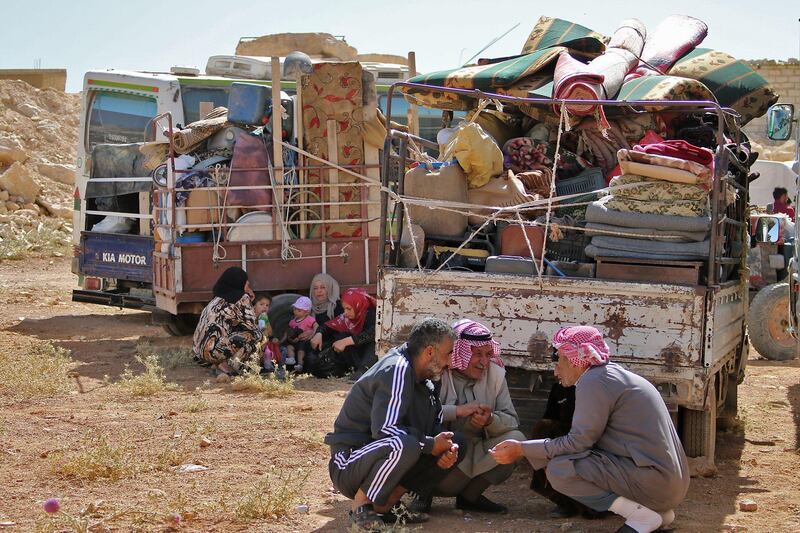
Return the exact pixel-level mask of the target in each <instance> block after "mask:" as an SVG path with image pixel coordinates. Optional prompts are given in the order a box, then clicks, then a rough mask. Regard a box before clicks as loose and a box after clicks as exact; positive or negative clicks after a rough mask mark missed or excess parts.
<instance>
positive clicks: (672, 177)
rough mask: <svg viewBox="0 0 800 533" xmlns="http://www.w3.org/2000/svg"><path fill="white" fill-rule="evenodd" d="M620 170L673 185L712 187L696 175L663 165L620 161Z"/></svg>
mask: <svg viewBox="0 0 800 533" xmlns="http://www.w3.org/2000/svg"><path fill="white" fill-rule="evenodd" d="M619 168H621V169H622V173H623V174H638V175H639V176H646V177H648V178H655V179H659V180H662V181H671V182H673V183H688V184H690V185H705V186H706V187H710V185H709V184H708V182H707V181H705V180H703V179H701V178H699V177H698V176H697V175H696V174H692V173H691V172H689V171H686V170H681V169H679V168H673V167H665V166H663V165H648V164H647V163H637V162H635V161H627V160H624V159H620V160H619Z"/></svg>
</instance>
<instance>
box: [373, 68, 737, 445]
mask: <svg viewBox="0 0 800 533" xmlns="http://www.w3.org/2000/svg"><path fill="white" fill-rule="evenodd" d="M393 89H394V90H397V89H401V90H408V89H411V90H414V91H424V90H435V91H438V92H439V93H451V95H454V96H458V97H461V98H474V99H475V100H476V101H477V100H479V99H494V100H496V101H499V102H501V103H502V104H504V105H506V106H521V105H529V106H533V105H535V106H548V109H552V106H553V105H554V104H555V105H556V106H561V105H562V104H564V105H569V104H570V103H583V104H586V101H571V100H565V101H561V100H547V99H531V98H524V99H523V98H514V97H508V96H501V95H496V94H486V93H482V92H480V91H474V90H464V89H449V88H442V87H435V88H433V87H427V86H424V85H416V84H410V83H398V84H395V86H394V87H393ZM597 103H599V104H601V105H603V106H604V108H605V109H606V112H607V113H609V116H611V113H614V112H625V110H629V111H632V110H634V109H636V110H637V111H639V112H642V111H647V110H648V109H650V110H652V109H654V108H657V109H659V110H663V109H669V110H670V112H706V113H711V114H715V115H716V116H717V117H718V127H717V128H716V135H717V140H718V146H719V147H720V148H718V149H717V150H716V153H715V155H714V158H715V168H716V171H715V174H716V176H715V180H714V185H713V189H712V191H711V194H710V198H711V212H712V224H711V247H710V254H709V257H708V259H707V261H705V262H704V263H703V268H702V270H701V275H700V276H699V278H698V279H700V281H699V282H698V283H683V284H682V283H667V282H660V283H652V282H642V281H612V280H610V279H598V278H577V277H556V276H546V275H542V276H539V277H537V276H536V275H533V276H525V275H510V274H498V273H486V272H474V271H463V270H439V271H434V270H430V269H427V270H426V269H418V268H413V269H409V268H401V267H399V266H397V265H398V258H399V247H395V248H394V249H393V248H392V246H391V244H390V242H389V240H390V236H389V235H388V231H389V230H388V229H387V225H386V224H382V225H381V230H382V231H383V234H382V244H383V245H384V248H385V249H386V250H387V252H386V254H385V255H383V256H382V257H381V259H382V263H381V265H380V267H379V277H378V296H379V300H380V301H379V305H378V315H377V316H378V327H377V341H378V347H379V351H380V352H381V353H383V352H384V351H385V350H386V349H387V348H388V347H390V346H391V345H393V344H395V343H398V342H402V339H403V338H404V336H405V335H406V334H407V332H408V330H409V328H410V327H411V325H412V324H413V323H414V322H415V321H416V320H418V319H420V318H422V317H425V316H437V317H440V318H443V319H446V320H449V321H454V320H456V319H458V318H462V317H468V318H472V319H475V320H479V321H481V322H483V323H485V324H487V326H489V327H490V328H491V329H492V330H493V332H494V335H495V338H496V339H497V340H498V341H499V343H500V345H501V347H502V357H503V360H504V361H505V363H506V366H507V368H508V374H507V375H508V381H509V385H510V388H511V392H512V398H513V399H514V402H515V404H516V405H517V408H518V411H519V412H520V415H521V418H522V423H523V428H525V429H528V428H530V422H531V421H532V418H533V416H532V415H534V414H536V415H540V414H541V403H542V401H543V398H546V388H547V384H548V383H552V372H553V365H552V363H551V361H550V357H549V356H550V349H549V347H550V344H549V339H551V338H552V335H553V334H554V333H555V332H556V330H557V329H558V328H560V327H562V326H565V325H574V324H592V325H596V326H597V327H599V328H600V329H601V330H602V331H603V333H604V334H605V335H606V336H607V338H608V340H609V343H610V347H611V349H612V354H613V358H614V360H615V361H616V362H618V363H620V364H622V365H623V366H625V367H627V368H629V369H630V370H632V371H634V372H636V373H638V374H640V375H642V376H644V377H646V378H647V379H648V380H650V381H651V382H652V383H654V384H655V385H656V387H657V388H658V390H659V391H660V392H661V394H662V396H663V398H664V401H665V403H666V405H667V406H668V408H669V410H670V412H671V413H672V414H673V419H674V421H675V422H676V425H677V426H678V427H679V431H680V432H681V435H682V439H683V442H684V446H685V448H686V451H687V454H688V455H689V456H693V457H698V456H706V457H708V458H710V459H712V460H713V456H714V438H715V432H716V420H717V417H718V416H720V415H722V416H727V417H735V415H736V398H737V385H738V383H739V382H740V381H741V380H742V379H743V376H744V366H745V363H746V360H747V355H748V339H747V334H746V316H747V303H748V299H747V292H748V287H747V284H748V279H747V275H746V263H745V262H744V258H745V255H746V254H745V253H743V250H742V247H741V244H742V243H744V242H746V239H747V235H746V231H747V229H746V225H745V224H743V223H742V221H743V220H745V213H746V206H747V179H748V172H747V169H746V168H745V167H744V166H743V165H741V164H740V163H739V161H738V160H737V159H736V158H735V156H734V154H733V153H732V151H731V149H730V148H729V147H726V146H725V143H724V142H723V134H727V135H729V136H730V135H731V134H732V132H730V131H728V132H727V133H726V132H725V131H724V129H725V128H724V126H723V125H724V124H725V122H726V120H727V121H728V122H731V119H732V117H731V115H730V114H728V113H727V112H726V110H724V109H722V108H720V106H719V105H717V104H716V103H714V102H692V101H683V102H662V101H658V102H654V101H649V102H648V101H637V102H617V101H597ZM734 135H735V133H734ZM411 140H413V141H414V143H417V144H420V143H422V144H424V143H423V142H422V141H421V140H419V139H410V138H409V136H408V135H407V134H403V133H400V132H397V131H390V132H389V134H388V136H387V141H386V147H385V150H384V152H385V153H384V172H383V187H384V192H383V202H384V203H383V206H382V212H383V216H384V220H385V219H386V218H387V216H388V214H389V213H390V212H391V211H392V210H393V209H397V212H398V217H400V227H404V224H405V222H404V221H403V220H402V213H403V210H402V209H400V208H399V206H400V205H401V204H402V203H403V201H404V200H406V199H407V197H404V196H403V194H402V193H403V177H404V176H403V173H402V172H398V169H405V168H407V167H406V152H405V147H406V146H407V145H408V144H409V143H410V141H411ZM429 147H430V148H433V147H432V146H429ZM729 165H732V166H733V167H736V168H738V171H737V172H736V173H728V172H727V170H728V168H729ZM728 186H730V187H732V188H734V189H736V190H737V191H738V199H737V200H736V201H735V203H733V204H732V205H729V206H726V202H725V200H724V197H725V194H724V190H725V188H727V187H728ZM390 191H391V192H390ZM411 201H412V203H413V200H411ZM544 202H546V200H544ZM451 207H452V206H451ZM470 229H472V228H470ZM468 233H470V232H469V231H468ZM545 233H547V231H545ZM737 243H738V244H737ZM453 246H456V245H453ZM537 411H538V413H537Z"/></svg>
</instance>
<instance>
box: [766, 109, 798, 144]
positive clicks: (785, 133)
mask: <svg viewBox="0 0 800 533" xmlns="http://www.w3.org/2000/svg"><path fill="white" fill-rule="evenodd" d="M793 120H794V105H792V104H775V105H774V106H772V107H770V108H769V111H767V137H769V138H770V139H772V140H773V141H785V140H788V139H789V138H791V136H792V122H793Z"/></svg>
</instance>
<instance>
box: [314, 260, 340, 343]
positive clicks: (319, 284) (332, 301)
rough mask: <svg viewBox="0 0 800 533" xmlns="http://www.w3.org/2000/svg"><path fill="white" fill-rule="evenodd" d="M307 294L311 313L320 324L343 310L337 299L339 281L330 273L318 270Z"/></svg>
mask: <svg viewBox="0 0 800 533" xmlns="http://www.w3.org/2000/svg"><path fill="white" fill-rule="evenodd" d="M308 296H309V298H311V304H312V309H313V311H312V315H314V318H315V319H316V320H317V324H319V325H320V326H323V325H324V324H325V322H327V321H328V320H332V319H333V318H334V317H337V316H339V315H341V314H342V313H343V312H344V309H342V302H341V301H340V300H339V282H337V281H336V280H335V279H333V276H331V275H330V274H325V273H322V272H320V273H319V274H317V275H316V276H314V279H312V280H311V289H310V290H309V295H308ZM310 338H311V337H309V339H310Z"/></svg>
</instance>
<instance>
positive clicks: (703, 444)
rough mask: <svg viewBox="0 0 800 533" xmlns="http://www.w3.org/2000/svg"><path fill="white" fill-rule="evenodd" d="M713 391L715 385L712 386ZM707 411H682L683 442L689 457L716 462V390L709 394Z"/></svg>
mask: <svg viewBox="0 0 800 533" xmlns="http://www.w3.org/2000/svg"><path fill="white" fill-rule="evenodd" d="M711 387H712V389H713V385H711ZM708 397H709V400H708V403H709V405H708V407H709V409H708V410H707V411H696V410H694V409H682V410H681V411H682V416H681V440H682V441H683V449H684V451H686V455H687V456H688V457H702V456H705V457H706V458H708V459H709V460H710V461H713V460H714V443H715V439H716V438H717V402H716V393H715V392H714V390H711V391H709V394H708Z"/></svg>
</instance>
